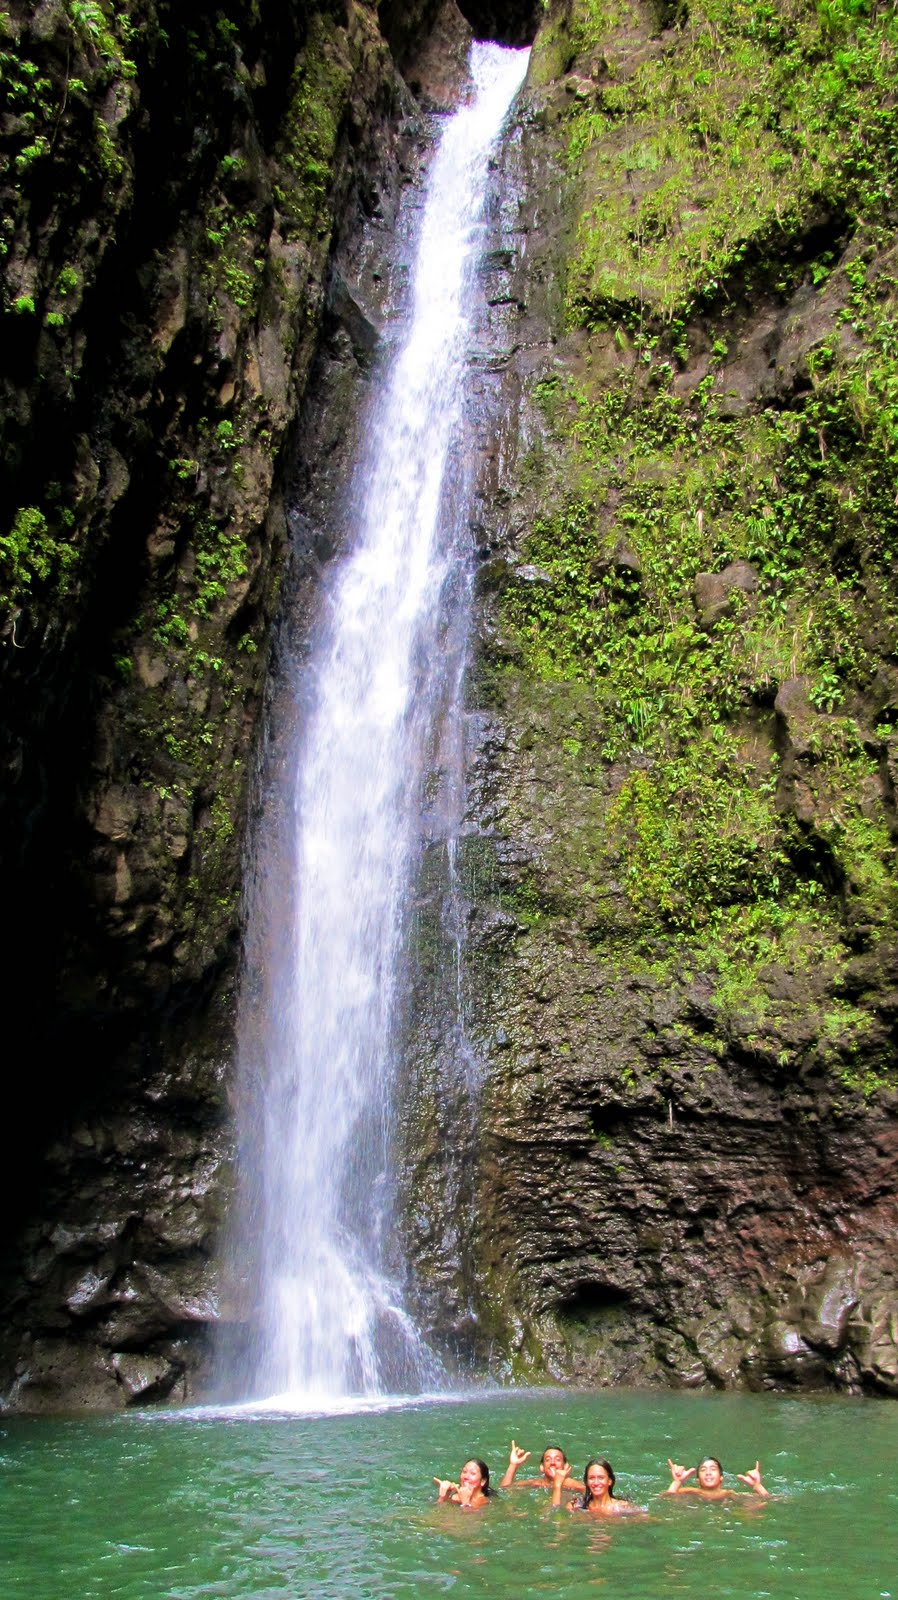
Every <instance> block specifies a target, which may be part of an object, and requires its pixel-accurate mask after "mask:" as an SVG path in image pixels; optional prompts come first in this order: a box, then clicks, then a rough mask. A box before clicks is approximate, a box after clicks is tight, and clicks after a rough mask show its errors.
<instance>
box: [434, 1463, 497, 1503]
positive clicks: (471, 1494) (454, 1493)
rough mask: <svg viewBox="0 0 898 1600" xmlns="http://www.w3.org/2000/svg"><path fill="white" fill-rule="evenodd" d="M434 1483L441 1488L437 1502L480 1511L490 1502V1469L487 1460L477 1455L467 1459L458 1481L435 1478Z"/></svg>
mask: <svg viewBox="0 0 898 1600" xmlns="http://www.w3.org/2000/svg"><path fill="white" fill-rule="evenodd" d="M433 1481H434V1483H435V1484H436V1485H437V1488H438V1489H439V1493H438V1495H437V1502H438V1504H440V1505H444V1504H445V1503H446V1502H447V1501H448V1502H449V1504H450V1505H454V1506H461V1507H462V1508H463V1509H464V1510H467V1511H479V1510H480V1508H481V1506H485V1505H488V1504H489V1498H490V1492H491V1491H490V1469H489V1467H488V1466H487V1464H486V1462H485V1461H479V1460H478V1459H477V1458H476V1456H475V1457H472V1458H471V1460H470V1461H466V1462H465V1464H464V1466H463V1467H462V1469H461V1472H460V1473H459V1475H458V1482H457V1483H454V1482H453V1481H452V1479H451V1478H434V1480H433Z"/></svg>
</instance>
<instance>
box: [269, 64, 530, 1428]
mask: <svg viewBox="0 0 898 1600" xmlns="http://www.w3.org/2000/svg"><path fill="white" fill-rule="evenodd" d="M526 63H527V52H526V51H509V50H501V49H499V48H498V47H497V46H493V45H474V46H473V48H472V58H471V73H472V78H473V84H474V90H473V93H472V95H471V98H470V101H469V103H467V104H466V105H464V106H462V107H461V109H460V110H458V111H457V112H456V113H455V114H454V115H453V117H452V118H451V119H450V120H449V121H448V123H447V125H446V128H445V131H444V133H443V136H442V139H441V141H440V144H439V147H438V150H437V153H436V156H435V158H434V162H433V165H432V168H431V172H430V175H429V178H428V184H427V195H426V201H425V206H424V210H423V216H422V219H421V227H420V235H419V242H418V249H417V259H416V263H415V267H414V274H413V291H412V306H411V312H410V316H409V322H408V332H407V337H406V338H405V340H404V343H403V344H402V346H401V348H400V349H399V351H398V353H397V355H396V357H395V359H394V361H393V363H392V366H391V367H390V369H389V370H388V371H387V372H386V374H385V376H384V378H383V379H382V380H381V386H380V390H379V392H378V393H377V395H376V396H375V397H374V403H373V404H372V407H371V413H370V419H369V426H368V429H367V444H366V448H365V454H364V460H363V461H362V462H361V463H360V467H359V469H358V470H357V472H356V476H355V480H354V481H355V483H356V485H357V486H360V487H359V492H358V495H357V510H356V519H355V527H354V529H353V530H352V531H351V532H350V536H349V540H348V544H349V554H348V556H347V557H346V559H345V561H343V563H342V564H341V565H340V567H339V569H338V571H337V573H336V574H335V575H334V578H333V580H332V582H331V583H330V584H329V586H328V587H327V589H326V591H325V593H324V595H323V605H324V616H323V618H322V620H321V623H320V626H319V628H318V632H317V639H316V645H315V650H314V659H313V663H312V667H311V672H312V675H313V676H312V692H311V695H310V704H311V706H312V710H311V712H310V714H309V715H308V717H307V718H306V719H305V725H304V727H303V729H302V732H301V736H300V738H299V741H298V746H297V749H296V751H295V753H288V754H286V756H285V759H284V767H285V779H284V781H285V783H286V785H287V789H286V790H285V791H284V792H285V793H287V794H290V795H291V796H292V798H291V799H290V800H289V801H288V802H287V803H288V804H290V805H292V812H293V815H292V824H291V828H290V833H291V835H292V838H291V842H290V847H289V850H288V859H287V860H286V861H284V860H281V859H275V860H273V861H272V862H270V863H269V864H268V867H267V868H266V864H265V862H264V861H262V862H260V863H259V864H258V872H259V874H260V877H261V884H260V888H261V893H260V895H259V900H260V907H261V910H260V916H261V919H262V926H261V928H260V927H256V928H255V930H253V929H252V928H251V930H250V938H249V951H250V953H249V956H248V980H247V981H248V985H249V987H250V988H251V987H252V985H253V984H254V983H255V985H256V987H257V988H258V989H260V990H261V991H263V999H264V1003H263V1004H261V1005H260V1004H259V1003H258V999H257V1000H256V1001H255V1002H254V1003H248V1004H247V1005H245V1007H244V1026H243V1029H242V1046H241V1057H242V1063H241V1072H242V1074H243V1078H244V1082H245V1083H246V1084H249V1085H251V1086H254V1091H253V1092H251V1093H250V1094H249V1095H248V1101H249V1103H250V1105H251V1107H252V1111H251V1114H250V1118H249V1121H250V1124H251V1126H250V1128H249V1130H248V1132H247V1135H246V1137H245V1139H244V1145H245V1148H246V1149H247V1150H248V1151H249V1152H252V1155H251V1165H252V1169H253V1170H252V1171H251V1172H250V1173H249V1175H248V1183H247V1189H246V1192H247V1194H248V1196H249V1213H250V1215H249V1222H250V1224H251V1232H252V1237H253V1252H254V1255H255V1266H254V1273H253V1277H254V1279H255V1283H256V1285H257V1287H256V1289H255V1291H254V1294H255V1296H256V1297H257V1301H258V1304H257V1309H256V1319H255V1321H256V1332H255V1337H254V1341H253V1347H252V1351H251V1355H250V1358H249V1363H248V1371H246V1372H245V1373H244V1377H243V1388H244V1392H250V1393H254V1394H272V1393H273V1394H276V1395H278V1396H285V1395H287V1396H293V1397H296V1396H302V1397H304V1400H305V1403H306V1404H309V1405H314V1404H317V1403H321V1404H325V1405H326V1404H327V1403H329V1402H332V1401H333V1400H334V1399H335V1398H338V1397H341V1396H346V1395H351V1394H361V1395H369V1396H370V1395H377V1394H380V1393H388V1392H397V1391H404V1392H409V1391H412V1392H414V1391H416V1390H420V1389H423V1388H433V1387H434V1385H435V1383H436V1382H438V1378H439V1369H438V1363H436V1362H435V1360H434V1358H433V1357H432V1356H431V1355H430V1353H429V1351H428V1350H427V1347H426V1344H425V1342H424V1341H423V1340H422V1338H421V1336H420V1334H419V1332H418V1330H417V1329H416V1327H415V1326H414V1324H413V1323H412V1321H411V1319H410V1318H409V1316H408V1314H407V1312H406V1311H405V1309H404V1307H403V1304H402V1296H401V1290H400V1287H399V1283H398V1275H397V1271H396V1263H395V1260H394V1259H393V1251H392V1249H391V1228H392V1221H393V1218H392V1198H393V1195H392V1190H393V1184H392V1178H391V1167H390V1143H391V1133H392V1126H393V1119H394V1103H393V1100H394V1088H395V1082H396V1074H397V1065H398V1063H397V1060H396V1057H397V1053H398V1052H397V1043H398V1037H397V1019H398V1014H399V1010H400V1006H401V999H402V959H401V958H402V946H403V937H404V933H405V931H406V907H407V904H408V899H409V891H410V886H411V883H412V879H413V874H414V870H415V867H416V863H417V860H418V857H419V851H420V843H421V834H422V789H423V783H424V777H425V770H426V767H427V765H428V762H429V760H430V758H431V756H432V754H433V746H434V743H435V742H436V743H439V742H440V737H442V738H443V739H444V740H445V739H446V738H448V740H449V743H450V744H451V743H452V734H451V732H450V733H449V734H448V735H447V734H446V732H445V728H444V731H443V734H442V736H440V735H438V734H437V732H436V729H437V724H438V723H439V722H440V719H441V717H443V713H444V712H445V708H446V705H447V702H453V701H454V702H455V703H456V704H458V703H459V696H460V682H461V673H460V669H459V661H460V659H461V656H460V650H459V640H462V654H463V639H464V635H465V631H466V626H465V621H464V615H463V613H464V612H465V609H466V605H467V595H468V593H469V588H470V551H469V543H470V541H469V535H468V533H467V499H466V484H465V481H464V476H465V474H464V468H463V466H462V465H461V464H460V463H461V458H460V455H459V452H458V451H457V450H455V449H454V446H455V445H456V444H457V442H458V439H459V435H460V430H461V423H462V410H463V395H464V376H465V351H466V342H467V338H468V336H469V333H470V327H471V314H472V295H473V289H472V267H473V263H474V261H475V259H476V254H477V249H478V245H479V241H480V232H479V229H480V219H481V215H482V210H483V202H484V197H485V192H486V183H487V175H488V170H489V153H490V149H491V147H492V146H493V144H494V143H495V140H496V138H497V136H498V134H499V131H500V128H501V125H502V121H503V119H504V116H505V114H506V111H507V109H508V106H509V104H510V101H511V99H512V96H513V95H514V93H515V90H516V89H517V87H518V85H519V84H520V82H521V80H522V78H523V74H524V71H525V69H526ZM443 721H444V722H445V718H444V717H443ZM456 742H457V740H456ZM291 770H292V774H293V775H292V776H291ZM284 872H286V875H287V877H288V879H289V882H288V883H286V884H285V883H284V882H283V881H282V874H283V873H284ZM266 874H267V878H268V880H269V881H265V879H266ZM254 949H255V952H256V954H255V957H254V956H253V950H254ZM254 960H255V966H256V970H255V971H254V970H253V966H254ZM247 1019H248V1020H247ZM260 1019H261V1020H260Z"/></svg>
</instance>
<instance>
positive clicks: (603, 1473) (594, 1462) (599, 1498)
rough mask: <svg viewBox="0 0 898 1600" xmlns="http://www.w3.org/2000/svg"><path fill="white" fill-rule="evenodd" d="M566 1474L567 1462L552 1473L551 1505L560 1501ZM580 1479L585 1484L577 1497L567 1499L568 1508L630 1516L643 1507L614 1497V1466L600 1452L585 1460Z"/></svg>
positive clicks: (595, 1515) (642, 1509) (593, 1514)
mask: <svg viewBox="0 0 898 1600" xmlns="http://www.w3.org/2000/svg"><path fill="white" fill-rule="evenodd" d="M566 1475H567V1467H566V1466H565V1467H563V1468H560V1469H559V1470H558V1471H557V1472H556V1474H555V1481H554V1484H553V1487H552V1504H553V1506H560V1505H561V1492H562V1489H563V1488H564V1480H565V1477H566ZM583 1481H584V1483H585V1484H586V1488H585V1489H584V1490H583V1493H582V1495H580V1496H579V1497H578V1498H577V1499H576V1500H571V1501H569V1503H568V1510H569V1511H586V1512H588V1513H589V1515H590V1516H593V1517H629V1516H632V1515H633V1514H634V1513H635V1514H637V1515H638V1514H639V1513H641V1512H643V1511H644V1507H643V1506H636V1505H634V1504H633V1502H632V1500H617V1499H615V1495H614V1485H615V1483H616V1481H617V1480H616V1478H615V1475H614V1468H613V1467H612V1465H611V1462H610V1461H605V1460H604V1459H603V1458H602V1457H600V1456H593V1457H592V1459H591V1460H590V1461H587V1463H586V1466H585V1467H584V1469H583Z"/></svg>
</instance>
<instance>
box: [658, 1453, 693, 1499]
mask: <svg viewBox="0 0 898 1600" xmlns="http://www.w3.org/2000/svg"><path fill="white" fill-rule="evenodd" d="M667 1465H668V1466H669V1467H670V1488H669V1489H665V1490H664V1491H663V1493H664V1494H680V1493H681V1492H682V1488H683V1485H684V1483H685V1482H686V1479H687V1478H691V1477H692V1475H693V1473H694V1472H695V1468H694V1467H680V1466H678V1465H677V1463H676V1462H675V1461H671V1460H670V1458H669V1457H668V1461H667Z"/></svg>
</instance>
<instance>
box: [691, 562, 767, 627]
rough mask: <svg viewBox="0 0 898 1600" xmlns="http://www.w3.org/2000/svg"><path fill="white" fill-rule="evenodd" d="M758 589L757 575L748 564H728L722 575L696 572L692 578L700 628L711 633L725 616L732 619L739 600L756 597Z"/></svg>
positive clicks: (720, 573) (743, 602)
mask: <svg viewBox="0 0 898 1600" xmlns="http://www.w3.org/2000/svg"><path fill="white" fill-rule="evenodd" d="M757 590H758V574H757V572H756V571H755V569H754V567H753V566H752V565H751V563H750V562H748V561H731V562H730V564H729V566H726V567H724V568H723V569H722V571H721V572H699V573H698V574H697V576H696V579H695V609H696V611H697V612H698V621H699V627H700V628H706V629H708V630H709V631H710V629H712V628H714V627H715V626H716V624H717V623H718V622H721V621H722V620H723V618H724V617H732V616H734V615H735V614H736V610H737V604H738V600H739V597H740V596H744V597H746V598H747V597H749V596H752V595H755V594H756V593H757ZM742 604H743V605H744V604H745V601H744V600H743V601H742Z"/></svg>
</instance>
